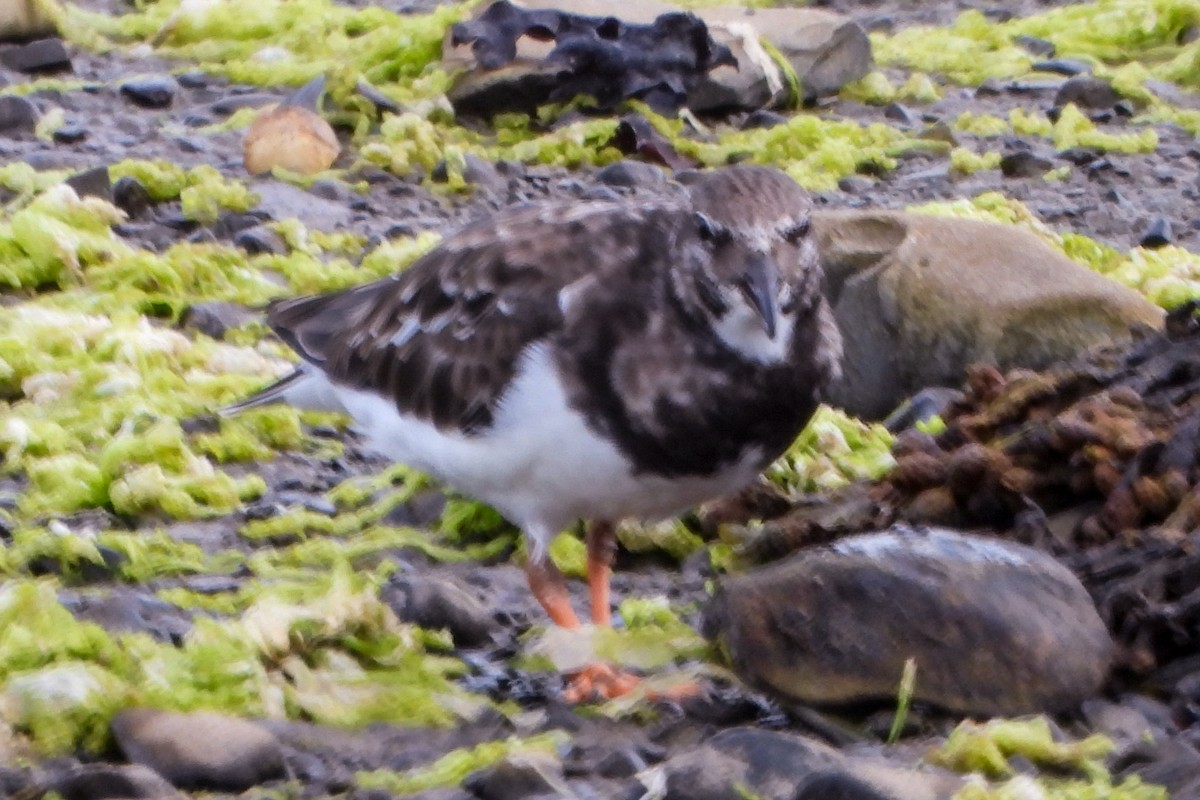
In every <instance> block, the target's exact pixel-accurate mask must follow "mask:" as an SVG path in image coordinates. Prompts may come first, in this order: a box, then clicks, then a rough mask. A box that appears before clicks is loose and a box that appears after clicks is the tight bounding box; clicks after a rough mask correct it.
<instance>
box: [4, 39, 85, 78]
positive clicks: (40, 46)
mask: <svg viewBox="0 0 1200 800" xmlns="http://www.w3.org/2000/svg"><path fill="white" fill-rule="evenodd" d="M0 64H3V65H4V66H6V67H8V68H9V69H11V70H14V71H16V72H24V73H25V74H27V75H33V74H37V73H43V72H58V71H60V70H69V69H71V56H70V54H69V53H67V48H66V45H64V44H63V41H62V39H59V38H57V37H54V38H50V39H38V40H37V41H35V42H30V43H29V44H24V45H17V46H15V47H6V48H4V49H3V50H0Z"/></svg>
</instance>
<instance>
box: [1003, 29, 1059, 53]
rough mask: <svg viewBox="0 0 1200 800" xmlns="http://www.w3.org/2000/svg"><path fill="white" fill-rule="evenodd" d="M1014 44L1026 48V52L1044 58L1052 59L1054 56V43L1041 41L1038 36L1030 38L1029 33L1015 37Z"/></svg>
mask: <svg viewBox="0 0 1200 800" xmlns="http://www.w3.org/2000/svg"><path fill="white" fill-rule="evenodd" d="M1013 44H1015V45H1019V46H1021V47H1023V48H1025V50H1026V51H1028V52H1029V53H1031V54H1033V55H1035V56H1041V57H1042V58H1051V57H1053V56H1054V42H1050V41H1047V40H1045V39H1041V38H1039V37H1037V36H1030V35H1029V34H1027V33H1022V34H1020V35H1018V36H1014V37H1013Z"/></svg>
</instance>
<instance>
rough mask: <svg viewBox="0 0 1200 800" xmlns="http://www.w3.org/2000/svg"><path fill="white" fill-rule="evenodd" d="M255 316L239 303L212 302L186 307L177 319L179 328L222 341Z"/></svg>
mask: <svg viewBox="0 0 1200 800" xmlns="http://www.w3.org/2000/svg"><path fill="white" fill-rule="evenodd" d="M256 316H257V315H256V314H255V313H254V312H253V311H251V310H250V309H248V308H246V307H245V306H243V305H241V304H239V303H229V302H224V301H219V300H218V301H213V302H209V303H196V304H195V305H193V306H188V307H187V308H186V309H185V310H184V312H183V314H182V315H181V316H180V319H179V327H181V328H183V329H185V330H195V331H199V332H200V333H203V334H204V335H205V336H210V337H212V338H213V339H224V338H225V334H226V333H228V332H229V331H230V330H232V329H233V328H237V327H239V326H241V325H245V324H246V323H247V322H249V321H250V320H252V319H254V318H255V317H256Z"/></svg>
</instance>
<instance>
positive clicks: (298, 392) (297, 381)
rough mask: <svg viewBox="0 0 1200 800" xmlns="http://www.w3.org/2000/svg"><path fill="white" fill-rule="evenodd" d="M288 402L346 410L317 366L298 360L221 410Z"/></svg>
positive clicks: (231, 411)
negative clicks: (267, 383) (290, 368)
mask: <svg viewBox="0 0 1200 800" xmlns="http://www.w3.org/2000/svg"><path fill="white" fill-rule="evenodd" d="M272 403H287V404H288V405H290V406H296V407H297V408H306V409H311V410H314V411H345V409H344V408H343V407H342V404H341V403H339V402H338V400H337V396H336V394H335V393H334V391H333V387H332V386H331V385H330V384H329V380H328V379H327V378H326V377H325V375H324V373H322V372H321V371H320V370H316V369H312V368H311V367H309V366H308V365H307V364H301V365H300V366H299V367H297V368H296V369H294V370H293V371H292V372H291V373H289V374H288V375H285V376H284V377H282V378H280V379H279V380H277V381H275V382H274V383H272V384H271V385H270V386H268V387H267V388H265V389H263V390H262V391H260V392H257V393H255V394H253V395H251V396H250V397H247V398H246V399H245V400H242V401H241V402H238V403H234V404H233V405H231V406H226V407H225V408H223V409H221V410H220V412H219V413H220V415H221V416H222V417H232V416H234V415H235V414H240V413H241V412H243V411H246V410H248V409H251V408H258V407H259V406H266V405H271V404H272Z"/></svg>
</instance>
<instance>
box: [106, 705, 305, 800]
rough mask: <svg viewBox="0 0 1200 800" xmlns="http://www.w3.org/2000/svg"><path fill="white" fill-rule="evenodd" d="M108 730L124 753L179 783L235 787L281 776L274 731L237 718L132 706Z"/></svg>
mask: <svg viewBox="0 0 1200 800" xmlns="http://www.w3.org/2000/svg"><path fill="white" fill-rule="evenodd" d="M112 732H113V736H114V738H115V739H116V740H117V744H118V746H119V747H120V748H121V752H122V753H124V754H125V757H126V758H128V759H129V760H130V761H132V762H135V763H138V764H144V765H146V766H148V767H150V768H151V769H153V770H154V771H155V772H157V773H158V774H160V775H162V776H163V777H164V778H166V779H167V780H168V781H170V782H171V783H172V784H173V785H175V786H178V787H181V788H189V789H190V788H195V789H215V790H223V791H231V792H241V791H244V790H246V789H249V788H250V787H252V786H255V785H257V784H259V783H262V782H263V781H268V780H273V779H275V778H282V777H283V775H284V764H283V752H282V749H281V748H280V745H279V741H278V740H277V739H276V738H275V736H274V735H273V734H272V733H270V732H269V731H267V730H266V729H264V728H262V727H260V726H258V725H255V724H254V723H252V722H247V721H246V720H243V719H238V718H237V717H227V716H224V715H221V714H213V713H209V712H195V713H191V714H179V713H175V712H169V711H156V710H153V709H148V708H132V709H127V710H125V711H121V712H119V713H118V714H117V715H116V716H115V717H114V718H113V720H112Z"/></svg>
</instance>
